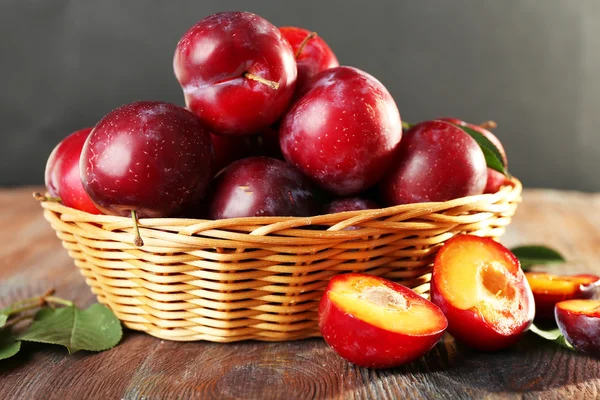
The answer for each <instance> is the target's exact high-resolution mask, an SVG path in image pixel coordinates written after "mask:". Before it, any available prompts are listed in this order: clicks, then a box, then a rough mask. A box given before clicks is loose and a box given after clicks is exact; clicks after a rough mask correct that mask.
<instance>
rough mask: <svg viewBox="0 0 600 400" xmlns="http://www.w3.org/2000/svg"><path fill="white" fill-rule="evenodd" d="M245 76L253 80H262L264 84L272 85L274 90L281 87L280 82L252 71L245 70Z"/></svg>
mask: <svg viewBox="0 0 600 400" xmlns="http://www.w3.org/2000/svg"><path fill="white" fill-rule="evenodd" d="M244 78H247V79H250V80H252V81H256V82H260V83H262V84H263V85H267V86H268V87H270V88H271V89H273V90H277V89H279V83H277V82H274V81H270V80H268V79H265V78H263V77H260V76H258V75H254V74H253V73H251V72H244Z"/></svg>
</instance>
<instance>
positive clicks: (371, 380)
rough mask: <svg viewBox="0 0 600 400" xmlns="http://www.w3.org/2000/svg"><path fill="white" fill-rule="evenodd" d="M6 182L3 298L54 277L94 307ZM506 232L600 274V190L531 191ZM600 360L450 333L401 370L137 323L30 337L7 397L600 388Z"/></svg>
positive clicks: (493, 394)
mask: <svg viewBox="0 0 600 400" xmlns="http://www.w3.org/2000/svg"><path fill="white" fill-rule="evenodd" d="M32 191H33V189H32V188H24V189H15V190H2V191H0V221H1V222H2V226H3V228H4V229H2V230H1V231H0V243H2V246H1V247H0V282H1V284H0V306H3V305H4V304H6V303H8V302H10V301H11V300H14V299H17V298H24V297H28V296H32V295H36V294H40V293H42V292H44V291H45V290H46V289H48V288H49V287H55V288H56V289H57V292H58V294H59V295H61V296H63V297H68V298H70V299H73V300H74V301H75V302H76V303H77V304H79V305H81V306H85V305H87V304H90V303H91V302H93V301H94V297H93V296H92V295H91V293H90V292H89V290H88V288H87V287H86V286H85V283H84V280H83V278H82V277H81V276H80V275H79V273H78V272H77V270H76V269H75V267H74V266H73V264H72V262H71V260H70V259H69V258H68V256H67V254H66V251H65V250H64V249H62V248H61V246H60V242H59V241H58V239H57V238H56V237H55V235H54V232H53V231H52V230H51V229H50V227H49V226H48V224H47V223H46V221H45V220H44V219H43V217H42V213H41V209H40V207H39V205H37V204H36V203H35V202H34V201H33V200H32V199H31V198H30V195H31V192H32ZM503 242H504V243H505V244H507V245H509V246H512V245H515V244H519V243H533V242H536V243H544V244H547V245H551V246H554V247H556V248H558V249H560V250H561V251H562V252H564V253H565V254H566V255H567V256H568V258H569V259H570V260H571V262H570V263H569V264H568V265H567V266H565V267H563V268H562V269H561V271H563V272H593V273H597V274H600V262H599V260H600V195H598V194H596V195H591V194H581V193H574V192H556V191H547V190H529V191H526V192H525V194H524V203H523V204H522V205H521V207H520V209H519V211H518V214H517V216H516V217H515V219H514V222H513V224H512V225H511V227H510V228H509V230H508V232H507V234H506V236H505V237H504V238H503ZM599 392H600V361H599V360H597V359H593V358H590V357H588V356H585V355H582V354H578V353H574V352H570V351H568V350H566V349H562V348H558V347H555V346H553V345H552V344H550V343H543V342H542V341H540V340H537V338H535V337H534V336H533V335H531V334H529V335H528V336H527V337H526V338H525V339H524V340H523V341H521V342H520V343H519V344H518V345H517V346H515V347H514V348H511V349H508V350H506V351H502V352H499V353H496V354H485V353H478V352H474V351H471V350H469V349H468V348H466V347H464V346H462V345H460V344H457V343H455V342H454V340H453V339H452V338H451V337H450V336H449V335H446V336H444V338H443V340H442V342H441V343H440V344H438V345H437V346H436V348H435V349H434V350H433V351H432V352H431V353H429V354H428V355H427V356H425V357H424V358H423V359H421V360H419V361H417V362H415V363H412V364H410V365H407V366H404V367H401V368H396V369H390V370H381V371H377V370H368V369H362V368H357V367H355V366H353V365H351V364H348V363H347V362H345V361H344V360H342V359H341V358H339V357H338V356H337V355H336V354H335V353H334V352H333V351H332V350H331V349H330V348H329V347H328V346H327V345H326V344H325V343H324V342H323V341H322V340H320V339H310V340H302V341H296V342H287V343H260V342H244V343H233V344H216V343H203V342H194V343H176V342H167V341H161V340H159V339H155V338H152V337H150V336H147V335H144V334H141V333H136V332H132V331H128V332H126V335H125V338H124V340H123V342H122V343H121V344H120V345H119V346H118V347H116V348H114V349H112V350H109V351H107V352H103V353H99V354H93V353H86V352H80V353H77V354H75V355H72V356H69V355H67V353H66V351H65V350H64V349H63V348H59V347H52V346H42V345H36V344H25V346H24V351H22V353H20V354H19V355H18V356H16V357H14V358H13V359H9V360H6V361H3V362H1V363H0V398H1V399H69V398H72V399H97V398H106V399H108V398H123V399H142V398H143V399H179V398H198V399H209V398H250V399H270V398H285V399H286V400H292V399H304V398H344V399H371V398H381V399H396V398H407V399H413V398H414V399H420V398H452V399H461V398H465V399H466V398H483V397H486V398H526V399H527V398H544V399H552V398H556V399H564V398H582V399H583V398H590V399H594V398H598V397H599V396H600V393H599Z"/></svg>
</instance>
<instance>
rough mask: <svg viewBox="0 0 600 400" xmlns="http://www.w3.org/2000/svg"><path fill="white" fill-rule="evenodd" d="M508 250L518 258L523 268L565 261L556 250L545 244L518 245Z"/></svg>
mask: <svg viewBox="0 0 600 400" xmlns="http://www.w3.org/2000/svg"><path fill="white" fill-rule="evenodd" d="M510 251H512V252H513V254H514V255H515V256H516V257H517V258H518V259H519V261H520V262H521V268H522V269H523V270H528V269H530V268H531V267H532V266H534V265H546V264H558V263H564V262H565V261H566V260H565V258H564V257H563V256H562V255H561V254H560V253H559V252H558V251H556V250H554V249H551V248H549V247H546V246H540V245H529V246H518V247H513V248H512V249H510Z"/></svg>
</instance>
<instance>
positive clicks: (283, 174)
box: [205, 157, 318, 219]
mask: <svg viewBox="0 0 600 400" xmlns="http://www.w3.org/2000/svg"><path fill="white" fill-rule="evenodd" d="M205 204H206V205H207V207H208V218H209V219H223V218H237V217H260V216H288V217H293V216H297V217H306V216H310V215H314V214H316V213H317V210H318V204H317V201H316V200H315V196H314V192H313V190H312V188H311V186H310V184H309V182H308V181H307V179H306V178H305V177H303V176H302V175H301V174H300V172H298V171H297V170H296V169H295V168H293V167H292V166H290V165H289V164H286V163H285V162H283V161H281V160H276V159H274V158H269V157H250V158H245V159H242V160H239V161H236V162H234V163H233V164H230V165H229V166H228V167H226V168H225V169H224V170H222V171H221V172H220V173H219V174H218V175H217V176H216V177H215V179H214V181H213V183H212V184H211V189H210V194H209V195H208V197H207V199H206V202H205Z"/></svg>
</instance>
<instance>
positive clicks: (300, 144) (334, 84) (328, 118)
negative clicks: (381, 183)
mask: <svg viewBox="0 0 600 400" xmlns="http://www.w3.org/2000/svg"><path fill="white" fill-rule="evenodd" d="M401 137H402V126H401V121H400V114H399V112H398V108H397V107H396V103H395V102H394V99H393V98H392V96H391V95H390V94H389V92H388V91H387V90H386V88H385V87H384V86H383V85H382V84H381V83H380V82H379V81H378V80H376V79H375V78H373V77H372V76H371V75H369V74H367V73H365V72H363V71H360V70H358V69H356V68H351V67H337V68H331V69H328V70H326V71H323V72H321V73H320V74H318V75H316V76H315V77H314V78H313V80H312V81H311V84H310V86H309V89H308V91H307V92H306V94H304V95H303V96H302V97H301V98H300V99H298V101H296V103H294V105H293V106H292V108H291V109H290V110H289V111H288V113H287V114H286V115H285V117H284V119H283V121H282V123H281V127H280V132H279V142H280V145H281V151H282V152H283V155H284V157H285V159H286V160H287V161H288V162H290V163H291V164H292V165H294V166H296V167H297V168H298V169H300V170H301V171H302V172H303V173H304V174H305V175H307V176H308V177H310V178H311V179H312V180H313V181H315V182H316V183H318V184H319V185H320V186H321V187H323V188H324V189H326V190H328V191H330V192H332V193H334V194H336V195H338V196H348V195H352V194H355V193H358V192H361V191H363V190H365V189H367V188H369V187H370V186H373V185H374V184H376V183H377V181H378V180H379V179H380V178H381V177H382V176H383V175H384V174H385V172H386V170H387V167H388V166H389V164H390V163H391V161H392V160H393V158H394V156H395V154H396V150H397V148H398V145H399V143H400V139H401Z"/></svg>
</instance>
